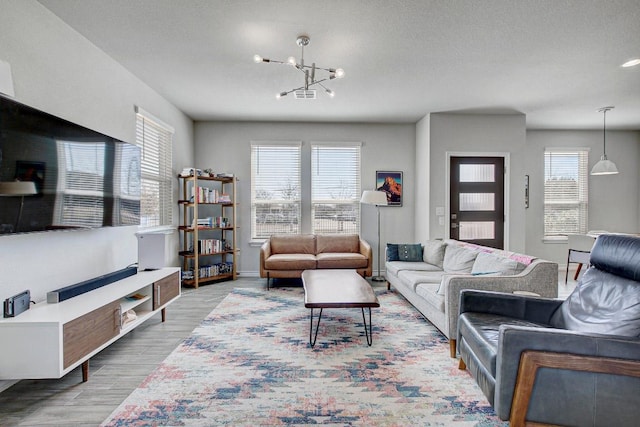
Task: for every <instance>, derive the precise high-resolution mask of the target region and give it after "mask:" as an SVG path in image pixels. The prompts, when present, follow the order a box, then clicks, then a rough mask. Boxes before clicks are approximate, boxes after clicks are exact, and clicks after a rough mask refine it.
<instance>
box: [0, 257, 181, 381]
mask: <svg viewBox="0 0 640 427" xmlns="http://www.w3.org/2000/svg"><path fill="white" fill-rule="evenodd" d="M180 292H181V290H180V268H178V267H167V268H161V269H158V270H151V271H140V272H138V273H137V274H135V275H133V276H130V277H127V278H125V279H122V280H119V281H117V282H114V283H111V284H109V285H106V286H103V287H101V288H98V289H95V290H93V291H90V292H87V293H84V294H82V295H78V296H76V297H73V298H70V299H68V300H66V301H63V302H60V303H57V304H48V303H46V302H41V303H38V304H35V305H32V308H31V309H30V310H27V311H26V312H24V313H22V314H20V315H18V316H16V317H13V318H7V319H1V320H0V342H1V343H2V357H0V380H17V379H36V378H61V377H62V376H64V375H66V374H67V373H69V372H70V371H72V370H73V369H75V368H76V367H78V366H79V365H82V380H83V381H87V379H88V377H89V359H90V358H91V357H93V356H94V355H95V354H97V353H98V352H100V351H101V350H103V349H104V348H105V347H107V346H109V345H110V344H111V343H113V342H115V341H117V340H118V339H120V338H121V337H123V336H124V335H125V334H126V333H128V332H129V331H131V330H133V329H134V328H136V327H137V326H138V325H140V324H141V323H142V322H144V321H145V320H147V319H149V318H150V317H151V316H153V315H154V314H156V313H158V312H161V313H162V321H163V322H164V321H165V308H166V307H167V305H169V304H171V303H172V302H173V301H175V300H176V299H177V298H178V297H179V296H180ZM128 310H133V311H135V313H136V319H135V320H133V321H131V322H127V323H123V314H124V313H126V312H127V311H128Z"/></svg>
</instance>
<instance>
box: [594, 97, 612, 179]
mask: <svg viewBox="0 0 640 427" xmlns="http://www.w3.org/2000/svg"><path fill="white" fill-rule="evenodd" d="M614 108H615V107H602V108H600V109H599V110H598V111H599V112H601V113H602V115H603V130H602V157H600V161H599V162H598V163H596V164H595V165H594V166H593V169H591V175H615V174H617V173H618V168H617V167H616V164H615V163H613V162H612V161H611V160H609V159H607V111H609V110H613V109H614Z"/></svg>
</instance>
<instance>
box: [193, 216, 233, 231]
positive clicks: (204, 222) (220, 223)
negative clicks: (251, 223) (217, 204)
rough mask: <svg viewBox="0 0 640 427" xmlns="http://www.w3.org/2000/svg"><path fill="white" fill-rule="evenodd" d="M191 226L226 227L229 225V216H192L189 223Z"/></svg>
mask: <svg viewBox="0 0 640 427" xmlns="http://www.w3.org/2000/svg"><path fill="white" fill-rule="evenodd" d="M191 227H192V228H195V227H198V228H206V227H209V228H227V227H231V222H230V221H229V218H227V217H224V216H216V217H211V216H210V217H207V218H197V219H196V218H194V219H193V222H192V223H191Z"/></svg>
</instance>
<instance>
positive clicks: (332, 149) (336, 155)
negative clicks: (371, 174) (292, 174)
mask: <svg viewBox="0 0 640 427" xmlns="http://www.w3.org/2000/svg"><path fill="white" fill-rule="evenodd" d="M360 193H361V191H360V144H359V143H342V144H323V143H317V144H312V145H311V216H312V231H313V233H333V234H353V233H355V234H359V233H360Z"/></svg>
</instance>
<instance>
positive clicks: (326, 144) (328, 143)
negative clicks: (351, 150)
mask: <svg viewBox="0 0 640 427" xmlns="http://www.w3.org/2000/svg"><path fill="white" fill-rule="evenodd" d="M310 144H311V146H314V145H320V146H323V147H362V141H311V142H310Z"/></svg>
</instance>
